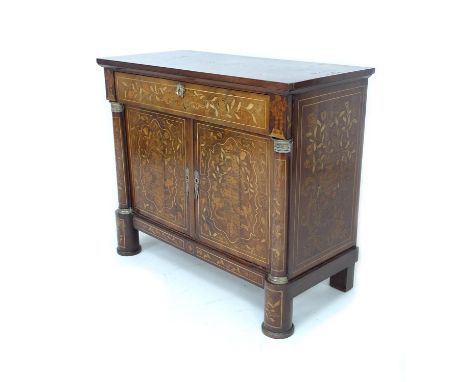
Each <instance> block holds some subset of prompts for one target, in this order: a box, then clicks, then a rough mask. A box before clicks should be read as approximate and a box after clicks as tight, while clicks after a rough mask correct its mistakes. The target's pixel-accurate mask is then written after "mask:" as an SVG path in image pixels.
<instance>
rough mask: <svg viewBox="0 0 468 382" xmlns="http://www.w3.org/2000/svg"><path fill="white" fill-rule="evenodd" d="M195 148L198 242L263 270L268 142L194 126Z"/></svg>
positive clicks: (266, 243) (222, 129)
mask: <svg viewBox="0 0 468 382" xmlns="http://www.w3.org/2000/svg"><path fill="white" fill-rule="evenodd" d="M195 147H196V150H195V156H196V158H195V159H196V160H195V171H196V174H195V175H196V176H197V175H198V177H199V186H198V197H197V196H196V212H195V219H196V227H197V236H198V239H199V240H200V241H202V242H205V243H206V244H208V245H211V246H213V247H216V248H218V249H220V250H223V251H225V252H228V253H231V254H232V255H234V256H236V257H238V258H242V259H245V260H247V261H250V262H252V263H255V264H258V265H261V266H267V265H268V259H269V256H268V253H269V248H270V234H269V233H270V200H269V199H270V198H269V195H270V183H271V179H270V178H271V153H272V141H271V138H269V137H262V136H258V135H254V134H248V133H245V132H240V131H237V130H233V129H230V128H226V127H222V126H217V125H212V124H208V123H204V122H195ZM197 173H198V174H197Z"/></svg>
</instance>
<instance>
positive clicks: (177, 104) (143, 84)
mask: <svg viewBox="0 0 468 382" xmlns="http://www.w3.org/2000/svg"><path fill="white" fill-rule="evenodd" d="M115 85H116V91H117V100H118V101H120V102H122V103H128V104H133V105H139V106H142V107H146V108H151V109H155V110H158V111H163V112H167V113H173V114H178V115H181V116H184V117H194V118H198V119H201V120H205V121H209V122H214V123H219V124H223V125H227V126H231V127H238V128H239V129H242V130H248V131H251V132H254V133H258V134H268V132H269V124H268V113H269V96H267V95H265V94H258V93H251V92H243V91H236V90H228V89H222V88H216V87H211V86H203V85H197V84H193V83H187V82H178V81H172V80H167V79H163V78H155V77H147V76H139V75H133V74H127V73H120V72H116V73H115Z"/></svg>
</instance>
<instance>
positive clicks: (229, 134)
mask: <svg viewBox="0 0 468 382" xmlns="http://www.w3.org/2000/svg"><path fill="white" fill-rule="evenodd" d="M97 62H98V63H99V65H101V66H103V67H104V75H105V84H106V94H107V99H108V100H109V101H110V103H111V110H112V119H113V127H114V143H115V157H116V165H117V185H118V198H119V208H118V209H117V211H116V219H117V240H118V248H117V251H118V253H119V254H121V255H135V254H137V253H139V252H140V250H141V248H140V245H139V239H138V231H141V232H145V233H146V234H149V235H151V236H154V237H155V238H158V239H160V240H163V241H164V242H166V243H169V244H171V245H173V246H174V247H176V248H178V249H180V250H182V251H184V252H187V253H189V254H191V255H194V256H196V257H198V258H199V259H201V260H204V261H206V262H208V263H210V264H213V265H215V266H216V267H218V268H221V269H222V270H224V271H227V272H230V273H232V274H234V275H236V276H238V277H240V278H242V279H244V280H247V281H248V282H250V283H252V284H255V285H257V286H259V287H261V288H264V290H265V307H264V321H263V324H262V329H263V332H264V333H265V334H266V335H267V336H270V337H273V338H284V337H288V336H290V335H291V334H292V333H293V330H294V326H293V324H292V301H293V298H294V297H295V296H297V295H298V294H299V293H301V292H303V291H305V290H307V289H308V288H310V287H312V286H313V285H315V284H317V283H319V282H321V281H323V280H325V279H327V278H330V285H331V286H332V287H334V288H337V289H339V290H342V291H347V290H349V289H350V288H351V287H352V286H353V273H354V263H355V262H356V261H357V258H358V249H357V247H356V231H357V216H358V199H359V182H360V168H361V158H362V142H363V131H364V114H365V105H366V89H367V79H368V77H369V76H370V75H371V74H372V73H373V72H374V69H371V68H359V67H351V66H342V65H329V64H316V63H308V62H296V61H284V60H272V59H261V58H253V57H239V56H231V55H223V54H213V53H202V52H193V51H174V52H165V53H155V54H143V55H136V56H124V57H115V58H103V59H98V60H97Z"/></svg>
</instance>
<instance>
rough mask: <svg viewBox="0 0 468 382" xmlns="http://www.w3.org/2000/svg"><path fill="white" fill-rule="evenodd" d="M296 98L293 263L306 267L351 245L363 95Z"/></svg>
mask: <svg viewBox="0 0 468 382" xmlns="http://www.w3.org/2000/svg"><path fill="white" fill-rule="evenodd" d="M347 93H348V94H339V93H338V94H333V96H330V98H328V99H320V98H319V97H315V98H311V99H307V100H301V101H299V103H298V104H299V108H300V109H299V110H300V112H301V116H300V126H299V135H300V137H301V141H300V142H301V143H300V148H299V151H300V152H299V160H298V161H297V166H298V169H297V173H298V175H299V180H298V184H300V187H299V189H298V191H297V195H296V198H297V206H296V208H297V211H298V213H297V217H296V239H295V255H294V262H295V266H296V269H300V268H301V267H308V266H310V265H312V264H314V263H316V262H318V261H321V260H323V259H324V258H326V257H327V256H330V255H333V254H335V253H338V252H339V250H342V249H346V248H348V247H350V246H351V245H353V240H355V238H354V235H355V232H354V227H355V216H356V211H355V205H356V203H355V200H356V197H357V183H358V173H359V169H358V167H359V155H360V153H359V150H360V146H361V142H360V139H361V133H362V130H361V125H360V119H361V115H360V113H361V105H362V94H361V93H360V92H358V91H355V92H349V91H348V92H347Z"/></svg>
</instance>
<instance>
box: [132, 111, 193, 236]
mask: <svg viewBox="0 0 468 382" xmlns="http://www.w3.org/2000/svg"><path fill="white" fill-rule="evenodd" d="M126 120H127V141H128V151H129V162H130V163H129V164H130V182H131V189H132V199H133V209H134V210H135V212H136V213H138V214H140V215H142V216H144V217H147V218H149V219H150V220H154V221H156V222H159V223H162V224H164V225H166V226H168V227H171V228H173V229H176V230H178V231H181V232H184V233H189V231H190V230H189V225H190V224H189V219H190V218H189V212H188V211H189V208H188V203H189V193H190V191H189V187H188V175H189V173H190V168H189V165H190V160H189V157H190V153H191V151H190V148H189V140H191V134H190V132H189V131H188V127H189V124H188V120H186V119H184V118H179V117H174V116H170V115H166V114H161V113H156V112H153V111H147V110H143V109H138V108H132V107H128V108H126ZM190 147H191V146H190ZM190 194H191V193H190Z"/></svg>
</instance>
